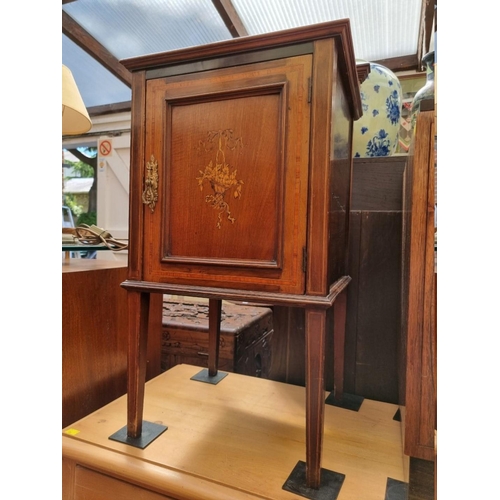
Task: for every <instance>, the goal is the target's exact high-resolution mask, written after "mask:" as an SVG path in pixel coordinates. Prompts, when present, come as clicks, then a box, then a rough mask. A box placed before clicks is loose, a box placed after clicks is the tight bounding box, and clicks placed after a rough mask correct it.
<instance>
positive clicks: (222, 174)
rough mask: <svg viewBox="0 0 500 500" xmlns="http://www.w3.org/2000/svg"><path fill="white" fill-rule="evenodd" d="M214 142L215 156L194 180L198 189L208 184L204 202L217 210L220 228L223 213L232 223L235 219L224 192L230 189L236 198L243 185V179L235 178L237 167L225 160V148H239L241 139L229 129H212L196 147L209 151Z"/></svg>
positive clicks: (241, 142)
mask: <svg viewBox="0 0 500 500" xmlns="http://www.w3.org/2000/svg"><path fill="white" fill-rule="evenodd" d="M214 144H216V146H217V151H216V153H215V158H214V159H213V160H210V162H209V163H208V165H206V166H205V170H200V174H201V175H200V177H197V178H196V180H197V181H198V186H199V187H200V191H203V188H204V185H205V184H206V183H208V184H209V185H210V188H211V189H212V193H211V194H207V195H206V196H205V202H206V203H207V204H208V205H209V206H211V207H212V208H213V209H214V210H217V211H218V214H217V228H218V229H221V227H222V221H223V215H224V214H225V215H226V216H227V220H228V221H229V222H231V223H232V224H234V222H235V220H236V219H235V218H234V217H233V216H232V215H231V210H230V208H229V203H228V202H227V201H226V199H225V196H226V193H227V192H228V191H232V193H233V198H235V199H238V198H240V196H241V187H242V186H243V181H242V180H238V179H237V178H236V174H237V169H236V168H234V169H233V167H231V165H229V164H228V163H227V162H226V155H225V150H226V149H230V150H234V149H236V148H241V147H243V141H242V140H241V137H240V138H237V139H235V138H234V137H233V131H232V130H231V129H226V130H214V131H211V132H208V134H207V140H206V141H200V144H199V148H198V149H199V150H204V151H210V150H211V149H213V147H214Z"/></svg>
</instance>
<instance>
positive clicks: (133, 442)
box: [109, 420, 168, 449]
mask: <svg viewBox="0 0 500 500" xmlns="http://www.w3.org/2000/svg"><path fill="white" fill-rule="evenodd" d="M167 429H168V427H167V426H166V425H161V424H155V423H153V422H147V421H146V420H143V422H142V432H141V435H140V436H139V437H136V438H132V437H129V436H128V434H127V426H125V427H122V428H121V429H120V430H119V431H116V432H115V433H114V434H112V435H111V436H109V439H111V440H112V441H118V442H120V443H125V444H128V445H130V446H134V447H135V448H141V449H144V448H146V446H148V444H150V443H151V442H153V441H154V440H155V439H156V438H157V437H158V436H159V435H160V434H163V433H164V432H165V431H166V430H167Z"/></svg>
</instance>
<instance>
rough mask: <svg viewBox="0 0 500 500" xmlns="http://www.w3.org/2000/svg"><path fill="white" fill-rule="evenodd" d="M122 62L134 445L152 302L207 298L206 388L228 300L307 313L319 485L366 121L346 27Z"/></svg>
mask: <svg viewBox="0 0 500 500" xmlns="http://www.w3.org/2000/svg"><path fill="white" fill-rule="evenodd" d="M121 62H122V64H123V65H124V66H125V67H126V68H127V69H129V70H130V71H131V72H132V130H131V134H132V139H131V141H132V142H131V172H130V182H131V185H130V231H129V235H130V245H129V247H130V250H129V269H128V279H127V280H126V281H125V282H124V283H122V286H123V287H124V288H125V289H126V290H127V291H128V303H129V315H130V317H129V354H128V356H129V358H128V359H129V365H128V366H129V371H128V377H129V378H128V393H127V394H128V410H127V426H126V441H127V442H128V443H133V442H134V440H141V436H142V432H143V429H144V425H143V424H145V421H143V405H144V381H145V367H146V344H147V341H146V324H147V318H148V309H149V297H150V294H154V293H166V294H172V295H182V296H196V297H204V298H208V299H209V307H210V311H209V359H208V371H207V379H208V380H212V381H216V380H218V379H219V378H218V377H219V374H220V372H219V371H218V368H217V363H218V346H219V337H220V314H221V301H222V300H229V301H244V302H249V303H265V304H269V305H280V306H287V307H288V306H289V307H302V308H305V336H306V352H305V356H306V410H305V413H306V462H305V477H306V485H307V487H308V488H313V489H318V488H319V486H320V473H321V470H320V467H321V451H322V438H323V420H324V361H325V335H326V331H325V330H326V315H327V312H328V310H329V309H330V308H332V307H333V314H334V319H333V325H334V330H335V333H334V346H335V348H336V349H338V352H342V351H343V338H344V330H345V307H346V286H347V285H348V283H349V281H350V277H349V276H348V274H347V268H346V267H347V263H346V261H347V244H348V227H349V225H348V218H349V203H350V193H351V171H352V154H351V151H352V124H353V121H354V120H357V119H358V118H359V117H360V116H361V114H362V111H361V97H360V90H359V82H358V77H357V69H356V62H355V57H354V50H353V42H352V35H351V29H350V23H349V20H348V19H343V20H339V21H333V22H326V23H321V24H317V25H312V26H305V27H300V28H294V29H289V30H285V31H281V32H274V33H266V34H263V35H255V36H248V37H242V38H236V39H231V40H226V41H222V42H217V43H213V44H209V45H204V46H199V47H190V48H185V49H180V50H175V51H170V52H165V53H156V54H151V55H147V56H141V57H136V58H130V59H126V60H123V61H121ZM337 358H338V359H339V362H338V363H337V364H336V368H335V370H334V371H335V376H336V382H335V383H336V390H337V393H336V394H337V395H341V394H342V370H343V366H342V356H337ZM193 383H194V382H193ZM222 383H223V382H222ZM146 425H147V423H146ZM148 429H149V427H148Z"/></svg>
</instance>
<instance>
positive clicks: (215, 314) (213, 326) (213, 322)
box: [208, 299, 222, 377]
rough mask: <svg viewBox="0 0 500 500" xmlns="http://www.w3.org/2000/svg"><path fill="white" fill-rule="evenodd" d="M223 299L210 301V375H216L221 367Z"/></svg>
mask: <svg viewBox="0 0 500 500" xmlns="http://www.w3.org/2000/svg"><path fill="white" fill-rule="evenodd" d="M221 314H222V301H221V300H217V299H209V301H208V375H209V376H210V377H215V376H216V375H217V370H218V367H219V345H220V321H221Z"/></svg>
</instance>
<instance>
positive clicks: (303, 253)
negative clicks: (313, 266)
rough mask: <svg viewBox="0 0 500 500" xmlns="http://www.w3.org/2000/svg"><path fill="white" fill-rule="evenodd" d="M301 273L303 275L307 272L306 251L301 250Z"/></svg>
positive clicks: (304, 248) (304, 249)
mask: <svg viewBox="0 0 500 500" xmlns="http://www.w3.org/2000/svg"><path fill="white" fill-rule="evenodd" d="M302 271H303V272H304V273H305V272H306V271H307V249H306V247H303V248H302Z"/></svg>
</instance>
